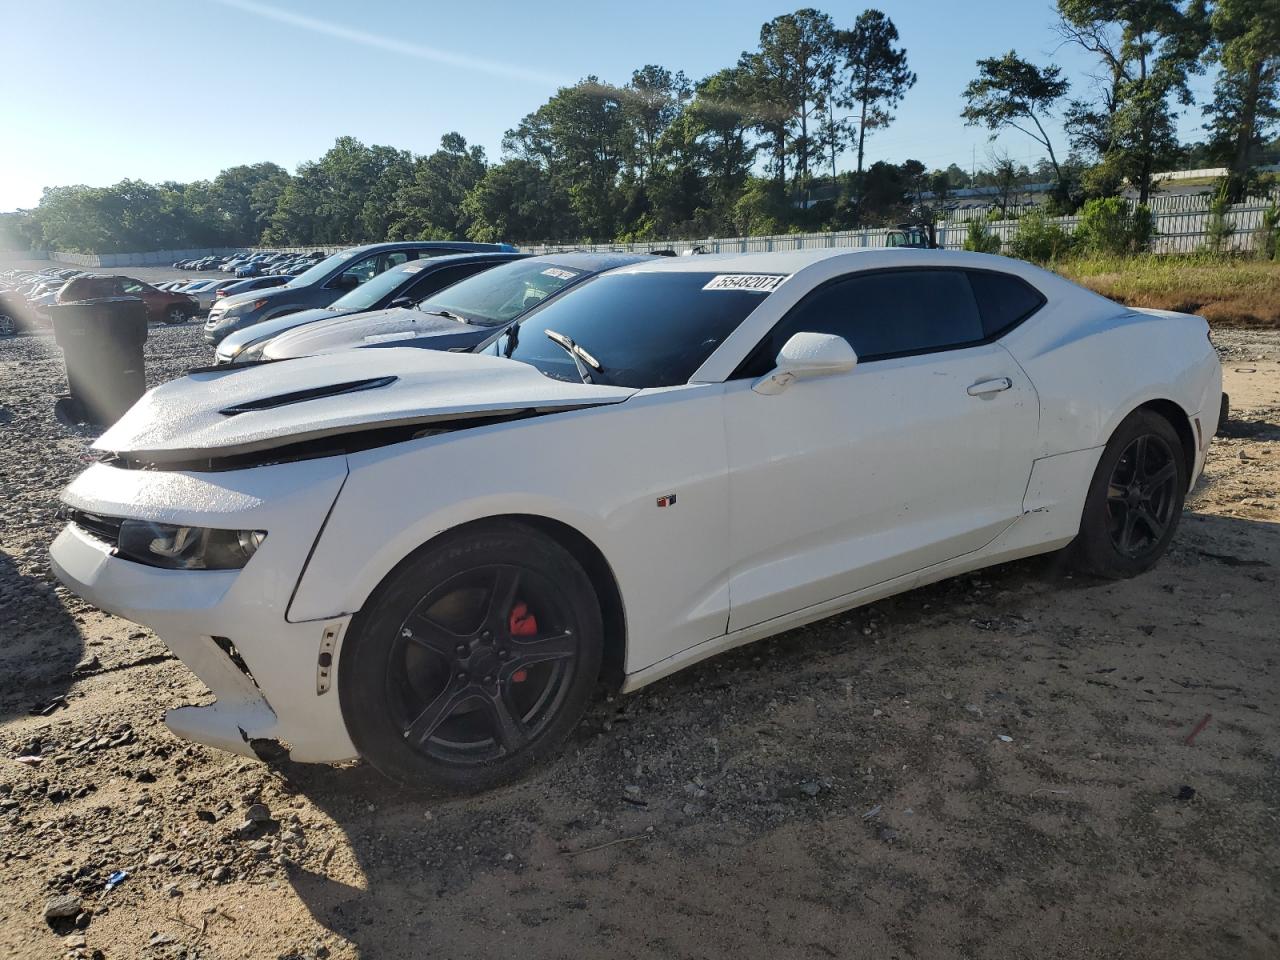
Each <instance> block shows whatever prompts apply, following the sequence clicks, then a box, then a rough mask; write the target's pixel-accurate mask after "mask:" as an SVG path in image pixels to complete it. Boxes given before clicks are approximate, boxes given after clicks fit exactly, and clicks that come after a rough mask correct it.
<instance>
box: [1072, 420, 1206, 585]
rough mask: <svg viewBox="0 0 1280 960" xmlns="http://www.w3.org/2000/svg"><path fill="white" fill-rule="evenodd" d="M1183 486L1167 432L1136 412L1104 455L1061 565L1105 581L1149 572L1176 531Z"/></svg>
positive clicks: (1179, 459)
mask: <svg viewBox="0 0 1280 960" xmlns="http://www.w3.org/2000/svg"><path fill="white" fill-rule="evenodd" d="M1188 482H1189V478H1188V476H1187V465H1186V458H1185V456H1184V451H1183V449H1182V441H1181V440H1180V439H1179V438H1178V432H1177V431H1176V430H1175V429H1174V428H1173V425H1172V424H1170V423H1169V421H1168V420H1166V419H1165V418H1164V417H1162V416H1160V414H1158V413H1156V412H1154V411H1152V410H1135V411H1134V412H1133V413H1131V414H1129V416H1127V417H1126V418H1125V419H1124V421H1123V422H1121V424H1120V426H1119V427H1117V428H1116V432H1115V433H1114V434H1112V436H1111V439H1110V440H1109V441H1108V442H1107V446H1106V449H1105V450H1103V452H1102V457H1101V458H1100V459H1099V461H1098V466H1097V468H1096V469H1095V470H1094V474H1093V481H1092V482H1091V483H1090V485H1089V494H1088V497H1087V498H1086V499H1085V505H1084V513H1083V514H1082V516H1081V518H1080V532H1079V533H1078V534H1077V535H1076V539H1075V540H1073V541H1072V542H1071V545H1070V546H1069V547H1068V548H1067V556H1066V559H1067V560H1068V562H1069V563H1070V565H1071V566H1073V567H1075V568H1076V569H1077V570H1080V571H1082V572H1084V573H1090V574H1093V575H1094V576H1098V577H1104V578H1107V579H1111V580H1120V579H1125V578H1127V577H1135V576H1137V575H1138V574H1140V573H1145V572H1146V571H1147V570H1150V569H1151V567H1152V566H1154V565H1155V563H1156V561H1157V560H1159V559H1160V557H1161V556H1163V555H1164V552H1165V550H1167V549H1168V547H1169V542H1170V541H1171V540H1172V539H1173V535H1174V532H1175V531H1176V530H1177V528H1178V519H1179V517H1180V516H1181V515H1182V505H1183V502H1184V500H1185V498H1186V493H1187V486H1188Z"/></svg>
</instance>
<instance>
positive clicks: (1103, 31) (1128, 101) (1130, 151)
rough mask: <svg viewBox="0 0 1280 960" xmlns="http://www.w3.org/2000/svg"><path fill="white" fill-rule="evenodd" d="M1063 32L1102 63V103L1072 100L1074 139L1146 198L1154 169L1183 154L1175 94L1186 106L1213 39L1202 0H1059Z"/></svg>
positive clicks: (1068, 121)
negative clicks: (1202, 56)
mask: <svg viewBox="0 0 1280 960" xmlns="http://www.w3.org/2000/svg"><path fill="white" fill-rule="evenodd" d="M1058 12H1059V14H1060V15H1061V21H1060V24H1059V32H1060V33H1061V35H1062V36H1063V37H1064V39H1066V40H1068V41H1070V42H1072V43H1075V44H1077V45H1079V46H1080V47H1082V48H1083V49H1085V50H1087V51H1089V52H1090V53H1093V54H1094V55H1095V56H1097V57H1098V59H1099V60H1100V61H1101V63H1102V65H1103V67H1104V69H1105V71H1106V74H1107V78H1108V79H1107V83H1106V85H1105V86H1104V88H1103V92H1102V102H1101V103H1100V104H1090V103H1087V102H1085V101H1080V100H1076V101H1072V103H1071V105H1070V107H1069V108H1068V110H1067V117H1066V126H1067V129H1068V132H1069V133H1070V135H1071V137H1072V142H1073V144H1074V145H1075V146H1077V147H1078V148H1080V149H1085V150H1089V151H1091V152H1092V153H1093V154H1094V155H1095V156H1096V157H1097V158H1098V159H1099V161H1100V162H1101V164H1102V165H1103V166H1104V167H1106V168H1108V170H1109V175H1108V177H1107V181H1108V182H1116V181H1117V180H1118V179H1119V178H1122V177H1123V178H1126V179H1128V180H1129V182H1130V183H1132V184H1134V185H1135V186H1136V187H1137V188H1138V195H1139V202H1140V203H1142V204H1145V203H1146V202H1147V200H1148V198H1149V197H1150V195H1151V190H1152V183H1153V178H1154V175H1155V174H1156V173H1157V172H1159V170H1160V168H1161V167H1162V166H1164V165H1167V164H1170V163H1172V162H1174V161H1175V160H1176V159H1177V156H1178V154H1179V152H1180V151H1179V147H1178V142H1177V137H1176V128H1175V124H1174V117H1173V112H1172V111H1173V108H1172V105H1171V103H1170V100H1171V98H1172V99H1176V100H1177V101H1178V102H1179V103H1181V104H1183V105H1187V104H1189V103H1190V102H1191V92H1190V90H1189V88H1188V86H1187V78H1188V75H1189V74H1190V73H1191V72H1193V71H1197V70H1199V69H1200V67H1199V57H1200V54H1201V52H1202V51H1203V50H1204V47H1205V44H1206V42H1207V38H1208V22H1207V19H1206V17H1205V15H1204V5H1203V3H1201V2H1199V0H1191V2H1190V3H1187V4H1184V3H1182V2H1180V0H1058Z"/></svg>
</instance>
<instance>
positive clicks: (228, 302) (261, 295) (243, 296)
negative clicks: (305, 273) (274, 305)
mask: <svg viewBox="0 0 1280 960" xmlns="http://www.w3.org/2000/svg"><path fill="white" fill-rule="evenodd" d="M286 290H288V291H289V293H288V294H286V293H285V291H286ZM296 293H297V289H296V288H290V287H289V285H288V284H285V285H284V286H281V287H267V288H265V289H262V290H249V291H247V292H246V293H233V294H231V295H230V296H226V297H223V298H222V299H221V300H219V301H218V306H220V307H231V306H235V305H236V304H237V303H252V302H253V301H254V300H266V301H268V302H270V301H272V300H278V299H280V298H281V297H284V296H288V295H290V294H296Z"/></svg>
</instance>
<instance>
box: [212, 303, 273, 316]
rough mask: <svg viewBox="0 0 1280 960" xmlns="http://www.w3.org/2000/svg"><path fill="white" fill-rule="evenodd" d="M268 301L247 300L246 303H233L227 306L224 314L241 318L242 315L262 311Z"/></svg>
mask: <svg viewBox="0 0 1280 960" xmlns="http://www.w3.org/2000/svg"><path fill="white" fill-rule="evenodd" d="M267 303H268V301H266V300H246V301H245V302H244V303H233V304H230V305H229V306H227V307H226V308H225V309H224V310H223V313H224V314H225V315H228V316H239V315H240V314H242V313H251V312H252V311H254V310H261V309H262V308H263V307H265V306H266V305H267Z"/></svg>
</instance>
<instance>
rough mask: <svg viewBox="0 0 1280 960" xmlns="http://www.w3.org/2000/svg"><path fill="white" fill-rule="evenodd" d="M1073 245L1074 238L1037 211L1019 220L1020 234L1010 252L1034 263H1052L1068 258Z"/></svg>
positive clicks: (1042, 212)
mask: <svg viewBox="0 0 1280 960" xmlns="http://www.w3.org/2000/svg"><path fill="white" fill-rule="evenodd" d="M1073 245H1074V240H1073V238H1072V236H1071V235H1070V234H1069V233H1067V231H1065V230H1063V229H1062V226H1061V225H1060V224H1057V223H1054V222H1053V221H1052V220H1051V219H1049V217H1048V216H1047V215H1046V214H1045V212H1044V211H1043V210H1040V209H1036V210H1030V211H1028V212H1027V213H1024V214H1023V215H1022V216H1021V217H1019V218H1018V234H1017V236H1015V237H1014V238H1013V240H1012V241H1011V242H1010V243H1009V252H1010V253H1012V254H1013V255H1014V256H1015V257H1018V258H1019V259H1022V260H1030V261H1031V262H1032V263H1052V262H1053V261H1055V260H1059V259H1061V258H1062V257H1064V256H1066V255H1067V254H1068V253H1069V252H1070V251H1071V248H1072V246H1073Z"/></svg>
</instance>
